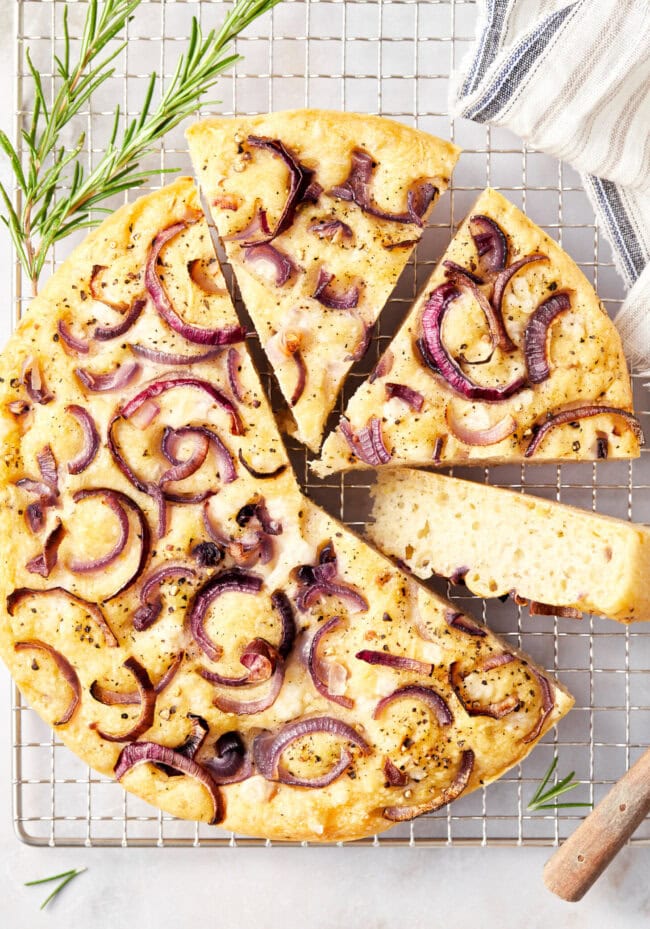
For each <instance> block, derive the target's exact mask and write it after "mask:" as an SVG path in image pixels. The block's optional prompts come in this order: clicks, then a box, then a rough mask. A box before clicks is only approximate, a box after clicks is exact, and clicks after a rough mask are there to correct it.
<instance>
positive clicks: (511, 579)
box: [366, 468, 650, 623]
mask: <svg viewBox="0 0 650 929" xmlns="http://www.w3.org/2000/svg"><path fill="white" fill-rule="evenodd" d="M372 493H373V497H374V506H373V510H372V514H371V522H369V524H368V526H367V527H366V528H367V532H368V535H369V537H370V539H371V540H372V541H373V542H374V544H375V545H377V547H378V548H379V549H381V551H383V552H386V554H388V555H391V556H392V557H393V558H397V559H399V560H400V561H401V562H402V563H404V564H406V565H408V567H409V568H410V570H411V571H413V573H414V574H416V575H417V576H418V577H421V578H428V577H431V575H432V574H439V575H441V576H442V577H447V578H451V579H452V580H453V582H454V583H457V584H460V583H463V584H465V585H466V586H467V587H468V588H469V589H470V590H471V591H472V593H475V594H477V596H479V597H502V596H504V595H507V594H511V595H513V596H516V597H517V602H519V603H522V602H523V601H529V608H530V612H531V614H532V615H536V614H538V615H545V614H551V615H556V616H568V617H576V618H579V616H580V615H581V614H582V613H583V612H585V613H596V614H599V615H601V616H606V617H608V618H609V619H616V620H619V621H620V622H624V623H629V622H635V621H639V620H646V621H647V620H650V589H649V588H648V577H650V529H649V528H648V527H647V526H641V525H635V524H634V523H629V522H626V521H625V520H622V519H614V518H613V517H611V516H601V515H600V514H598V513H591V512H588V511H586V510H580V509H578V508H577V507H573V506H567V505H566V504H562V503H556V502H555V501H553V500H544V499H540V498H539V497H534V496H532V495H530V494H520V493H514V492H513V491H511V490H503V489H502V488H500V487H490V486H488V485H486V484H479V483H474V482H473V481H463V480H459V479H458V478H453V477H447V476H445V475H442V474H434V473H433V472H424V471H414V470H411V469H407V468H404V469H401V468H395V469H387V470H385V471H381V472H380V473H379V475H378V480H377V484H376V485H375V486H374V487H373V490H372ZM495 539H498V540H500V541H499V544H498V545H495V544H494V543H495Z"/></svg>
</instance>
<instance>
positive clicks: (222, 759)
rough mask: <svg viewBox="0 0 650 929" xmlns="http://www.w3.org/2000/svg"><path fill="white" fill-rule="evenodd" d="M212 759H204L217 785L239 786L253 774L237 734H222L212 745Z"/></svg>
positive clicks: (240, 738)
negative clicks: (213, 752)
mask: <svg viewBox="0 0 650 929" xmlns="http://www.w3.org/2000/svg"><path fill="white" fill-rule="evenodd" d="M214 751H215V754H214V758H206V759H205V760H204V761H203V766H204V767H205V768H207V770H208V771H209V772H210V774H211V775H212V777H213V778H214V780H215V782H216V783H217V784H220V785H221V784H239V783H241V781H245V780H247V778H249V777H250V776H251V774H252V773H253V764H252V761H251V758H250V755H249V754H248V752H247V751H246V746H245V744H244V740H243V739H242V737H241V735H240V733H239V732H236V731H234V730H233V731H231V732H224V733H223V735H220V736H219V738H218V739H217V741H216V742H215V744H214Z"/></svg>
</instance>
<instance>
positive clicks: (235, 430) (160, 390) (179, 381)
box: [109, 374, 244, 477]
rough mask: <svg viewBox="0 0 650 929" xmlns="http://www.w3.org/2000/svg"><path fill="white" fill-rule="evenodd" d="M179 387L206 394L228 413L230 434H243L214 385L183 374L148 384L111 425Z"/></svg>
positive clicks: (231, 406) (236, 417) (231, 407)
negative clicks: (144, 404)
mask: <svg viewBox="0 0 650 929" xmlns="http://www.w3.org/2000/svg"><path fill="white" fill-rule="evenodd" d="M179 387H192V388H194V389H196V390H201V391H203V393H205V394H207V395H208V396H209V397H210V398H211V399H212V400H214V401H215V403H216V404H217V406H220V407H221V409H222V410H225V412H226V413H228V415H229V416H230V420H231V423H232V425H231V429H230V431H231V432H232V434H233V435H242V434H243V432H244V427H243V425H242V422H241V419H240V418H239V414H238V413H237V410H236V408H235V406H234V404H233V402H232V401H231V400H230V399H229V398H228V397H227V396H226V395H225V394H224V393H223V391H221V390H220V389H219V388H218V387H216V386H215V385H214V384H211V383H210V382H209V381H206V380H203V379H202V378H199V377H193V376H192V375H183V374H175V375H171V376H168V377H163V378H160V379H159V380H157V381H152V383H150V384H148V385H147V386H146V387H145V388H144V390H141V391H140V393H139V394H136V395H135V397H132V398H131V400H129V402H128V403H125V404H124V406H123V407H122V408H121V410H119V411H118V413H117V414H116V416H115V417H113V421H112V422H111V425H112V424H113V422H114V421H115V419H116V418H117V417H118V416H122V417H124V419H129V418H130V417H131V416H132V415H133V414H134V413H135V412H136V410H138V409H139V408H140V407H141V406H142V404H143V403H145V402H146V401H147V400H152V399H154V398H155V397H160V396H161V395H162V394H164V393H167V391H169V390H175V389H176V388H179ZM109 433H110V427H109ZM127 477H128V475H127Z"/></svg>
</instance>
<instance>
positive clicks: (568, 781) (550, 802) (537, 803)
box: [527, 755, 593, 812]
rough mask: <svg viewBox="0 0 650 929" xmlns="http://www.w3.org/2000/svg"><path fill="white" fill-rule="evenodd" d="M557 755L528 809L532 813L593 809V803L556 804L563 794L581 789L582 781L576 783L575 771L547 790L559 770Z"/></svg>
mask: <svg viewBox="0 0 650 929" xmlns="http://www.w3.org/2000/svg"><path fill="white" fill-rule="evenodd" d="M557 761H558V758H557V755H555V757H554V758H553V761H552V762H551V764H550V766H549V769H548V771H547V772H546V774H545V775H544V777H543V778H542V781H541V783H540V785H539V787H538V788H537V790H536V791H535V793H534V794H533V796H532V797H531V798H530V800H529V801H528V806H527V809H528V810H530V811H531V812H535V811H536V810H560V809H568V808H570V807H578V806H588V807H592V806H593V803H579V802H575V803H573V802H568V803H557V802H554V801H556V800H557V798H558V797H561V796H562V794H565V793H568V792H569V791H570V790H573V789H574V788H575V787H580V781H574V780H573V778H574V777H575V771H572V772H571V773H570V774H567V776H566V777H564V778H562V780H560V781H556V782H555V783H554V784H552V785H551V786H550V787H549V788H548V790H546V785H547V784H548V782H549V781H550V779H551V777H552V776H553V773H554V772H555V769H556V768H557Z"/></svg>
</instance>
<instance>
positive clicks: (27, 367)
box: [20, 356, 54, 405]
mask: <svg viewBox="0 0 650 929" xmlns="http://www.w3.org/2000/svg"><path fill="white" fill-rule="evenodd" d="M20 382H21V384H22V385H23V386H24V388H25V390H26V391H27V394H28V396H29V399H30V400H32V401H33V402H34V403H42V404H43V405H45V404H46V403H50V401H52V400H54V394H53V393H52V391H50V390H48V389H47V386H46V384H45V380H44V379H43V375H42V373H41V366H40V364H39V362H38V360H37V359H35V358H32V357H31V356H30V357H29V358H26V359H25V361H24V362H23V367H22V372H21V375H20Z"/></svg>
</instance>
